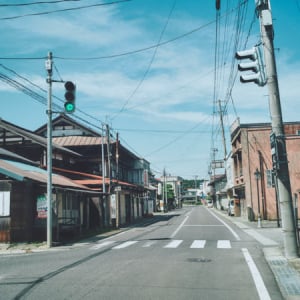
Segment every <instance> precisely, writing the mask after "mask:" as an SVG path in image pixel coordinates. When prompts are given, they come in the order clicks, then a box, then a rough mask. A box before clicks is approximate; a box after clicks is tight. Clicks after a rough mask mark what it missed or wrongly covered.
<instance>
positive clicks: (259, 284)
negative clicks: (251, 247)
mask: <svg viewBox="0 0 300 300" xmlns="http://www.w3.org/2000/svg"><path fill="white" fill-rule="evenodd" d="M242 252H243V254H244V257H245V260H246V262H247V264H248V267H249V269H250V273H251V275H252V278H253V280H254V284H255V286H256V290H257V292H258V295H259V298H260V299H261V300H271V297H270V295H269V293H268V290H267V288H266V286H265V284H264V281H263V279H262V277H261V275H260V273H259V271H258V269H257V267H256V265H255V262H254V261H253V259H252V257H251V255H250V253H249V251H248V249H246V248H243V249H242Z"/></svg>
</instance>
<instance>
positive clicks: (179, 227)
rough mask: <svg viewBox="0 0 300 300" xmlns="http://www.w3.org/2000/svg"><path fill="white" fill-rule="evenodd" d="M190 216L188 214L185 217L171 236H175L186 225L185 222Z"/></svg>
mask: <svg viewBox="0 0 300 300" xmlns="http://www.w3.org/2000/svg"><path fill="white" fill-rule="evenodd" d="M188 218H189V216H186V217H185V218H184V220H183V221H182V222H181V224H180V225H179V226H178V227H177V228H176V230H175V231H174V232H173V233H172V234H171V238H173V237H174V236H175V235H176V234H177V233H178V231H179V230H180V229H181V228H182V226H183V225H184V223H185V222H186V220H187V219H188Z"/></svg>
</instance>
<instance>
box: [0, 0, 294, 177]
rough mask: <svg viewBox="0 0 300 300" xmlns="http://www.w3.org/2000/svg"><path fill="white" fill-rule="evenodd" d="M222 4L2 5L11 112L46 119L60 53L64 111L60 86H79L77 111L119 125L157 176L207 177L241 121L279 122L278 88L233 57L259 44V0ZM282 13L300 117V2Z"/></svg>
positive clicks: (1, 99)
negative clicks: (273, 92)
mask: <svg viewBox="0 0 300 300" xmlns="http://www.w3.org/2000/svg"><path fill="white" fill-rule="evenodd" d="M43 2H44V3H43ZM220 3H221V7H220V10H218V11H217V10H216V6H215V1H214V0H210V1H203V0H163V1H162V0H131V1H130V0H128V1H127V0H123V1H122V0H120V1H109V0H106V1H96V0H77V1H72V0H71V1H54V0H52V1H46V0H43V1H34V0H26V1H25V0H23V1H22V0H10V1H9V0H0V39H1V43H0V45H1V46H0V79H1V80H0V105H1V106H0V107H1V109H0V117H1V118H2V119H4V120H6V121H8V122H11V123H14V124H16V125H18V126H21V127H23V128H26V129H29V130H35V129H37V128H39V127H40V126H42V125H44V124H45V123H46V122H47V115H46V109H47V105H46V103H47V100H46V99H47V89H48V84H47V82H46V77H47V72H46V69H45V62H46V59H47V55H48V53H49V52H52V55H53V77H52V79H53V80H55V82H53V85H52V88H53V90H52V92H53V99H52V100H53V105H54V108H55V111H57V112H58V111H63V103H64V86H63V83H61V82H56V81H72V82H74V83H75V84H76V112H75V113H74V114H72V115H71V117H72V118H74V119H75V120H78V121H80V122H82V123H83V124H84V125H85V126H88V127H91V128H93V129H96V130H99V132H100V131H101V126H102V124H103V123H106V124H109V126H110V127H111V128H112V133H113V134H114V135H115V134H116V132H118V133H119V137H120V141H121V144H122V145H123V146H124V147H126V148H128V149H129V150H130V151H132V152H133V153H135V154H136V155H138V156H139V157H141V158H144V159H146V160H147V161H149V162H150V165H151V169H152V170H153V172H154V174H155V176H156V177H160V176H161V175H162V174H163V170H164V169H165V170H166V172H167V174H171V175H173V176H181V177H183V178H186V179H194V178H198V179H200V178H201V179H204V178H208V176H209V175H208V174H209V173H208V172H209V170H210V168H209V166H210V163H211V160H212V159H215V160H219V159H223V158H224V156H225V148H226V152H227V153H229V151H230V126H231V125H232V123H233V122H234V121H235V120H236V119H237V118H239V119H240V122H241V123H257V122H264V123H265V122H270V121H271V119H270V112H269V103H268V89H267V86H265V87H259V86H257V85H256V84H254V83H247V84H242V83H240V81H239V76H240V74H239V72H238V71H237V63H238V61H237V60H236V59H235V58H234V55H235V52H236V51H238V50H244V49H250V48H252V47H253V46H254V45H257V44H259V43H260V29H259V19H258V18H257V17H256V15H255V0H249V1H245V0H243V1H238V0H226V1H225V0H221V1H220ZM21 4H22V5H21ZM24 4H28V5H24ZM271 9H272V16H273V25H274V33H275V36H274V47H275V55H276V64H277V71H278V79H279V88H280V97H281V106H282V113H283V121H300V120H299V109H298V101H299V94H300V90H299V89H300V87H299V82H300V68H299V67H300V56H299V53H300V38H299V32H298V29H299V26H300V0H289V1H274V0H273V1H272V0H271ZM220 112H222V120H223V126H224V133H225V134H224V138H225V145H226V147H224V142H223V141H224V139H223V135H222V130H221V128H222V127H221V118H220V116H221V115H220ZM56 116H57V114H56V113H55V114H54V117H56ZM214 149H215V150H214ZM220 171H221V172H222V170H220Z"/></svg>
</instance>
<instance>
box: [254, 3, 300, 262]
mask: <svg viewBox="0 0 300 300" xmlns="http://www.w3.org/2000/svg"><path fill="white" fill-rule="evenodd" d="M256 2H257V7H256V8H257V11H258V13H259V20H260V27H261V35H262V44H263V49H264V56H265V64H266V73H267V78H268V80H267V85H268V90H269V105H270V114H271V121H272V132H273V133H274V134H275V137H276V139H277V142H278V147H277V151H278V153H277V155H278V158H279V166H278V168H277V174H276V175H277V176H276V178H277V185H278V196H279V204H280V212H281V219H282V231H283V240H284V251H285V256H286V257H287V258H289V259H291V258H296V257H298V247H297V236H296V228H295V223H294V217H293V205H292V194H291V185H290V178H289V168H288V160H287V151H286V142H285V136H284V127H283V121H282V112H281V104H280V94H279V87H278V79H277V71H276V62H275V55H274V45H273V38H274V32H273V25H272V15H271V7H270V0H261V1H257V0H256Z"/></svg>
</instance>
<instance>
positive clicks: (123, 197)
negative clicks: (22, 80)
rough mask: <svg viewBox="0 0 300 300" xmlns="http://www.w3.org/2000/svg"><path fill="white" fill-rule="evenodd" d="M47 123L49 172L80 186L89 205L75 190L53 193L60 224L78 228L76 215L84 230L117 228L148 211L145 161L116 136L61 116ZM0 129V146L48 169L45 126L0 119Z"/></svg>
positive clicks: (147, 174) (148, 164)
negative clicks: (49, 132)
mask: <svg viewBox="0 0 300 300" xmlns="http://www.w3.org/2000/svg"><path fill="white" fill-rule="evenodd" d="M52 124H53V128H52V134H53V139H52V145H53V153H52V165H53V173H56V174H57V176H58V175H59V176H61V178H68V179H69V181H70V182H72V184H74V186H77V188H79V187H81V188H82V191H83V190H85V194H86V196H85V198H88V201H87V202H88V205H83V204H82V203H83V202H82V201H81V200H82V199H83V198H82V195H81V196H80V195H79V194H78V193H77V192H76V191H75V190H76V188H73V189H72V188H70V187H69V188H68V189H66V190H68V192H64V193H61V196H58V195H56V194H55V192H54V194H53V195H54V196H53V199H54V202H55V203H53V207H57V208H59V211H60V213H59V214H58V215H57V216H56V218H57V220H59V221H57V224H58V222H59V223H60V224H58V225H61V226H60V227H62V226H63V225H66V224H65V223H64V222H69V224H72V223H74V225H76V226H78V224H80V220H81V219H82V222H83V221H84V222H85V223H86V224H85V225H84V226H83V227H84V228H97V227H103V226H120V225H122V224H125V223H130V222H131V221H133V220H134V219H136V218H140V217H142V216H143V215H144V214H145V213H147V211H148V210H149V203H148V202H150V201H152V203H154V199H153V196H151V194H152V192H153V187H151V186H150V184H149V177H150V175H151V172H150V163H149V162H148V161H146V160H144V159H142V158H139V157H137V156H136V155H135V154H134V153H132V152H131V151H129V150H128V149H126V148H125V147H123V145H122V144H121V143H120V141H119V140H118V138H113V137H112V136H111V135H110V134H107V135H106V136H102V135H101V134H100V133H98V132H97V131H95V130H92V129H90V128H88V127H86V126H84V125H82V124H81V123H79V122H77V121H75V120H74V119H73V118H71V117H69V116H66V115H64V114H62V115H60V116H58V117H57V118H56V119H54V120H53V122H52ZM0 129H1V130H0V134H1V136H0V147H3V148H4V149H6V150H9V151H11V152H12V153H15V154H17V155H20V156H22V157H23V158H24V159H28V160H30V161H31V162H34V163H36V165H37V167H40V168H41V169H43V170H45V169H46V168H47V165H46V163H47V160H46V151H47V126H46V125H44V126H42V127H40V128H38V129H37V130H36V131H34V132H32V131H29V130H26V129H24V128H21V127H18V126H15V125H13V124H11V123H8V122H5V121H3V120H1V122H0ZM44 188H46V185H44ZM54 190H55V189H54ZM56 190H57V189H56ZM82 191H81V194H82ZM36 205H37V203H36V200H35V202H34V204H33V207H36ZM152 206H153V205H152ZM12 209H13V206H11V208H10V210H12ZM0 217H1V216H0ZM70 220H73V221H72V222H71V223H70ZM54 224H55V222H54ZM74 227H75V226H74ZM79 227H80V226H79ZM80 228H82V226H81V227H80Z"/></svg>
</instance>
